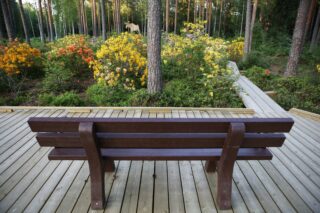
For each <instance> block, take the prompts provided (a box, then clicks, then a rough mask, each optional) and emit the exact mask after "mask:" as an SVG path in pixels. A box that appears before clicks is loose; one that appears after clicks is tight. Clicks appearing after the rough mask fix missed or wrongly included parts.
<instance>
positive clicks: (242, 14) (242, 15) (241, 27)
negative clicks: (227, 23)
mask: <svg viewBox="0 0 320 213" xmlns="http://www.w3.org/2000/svg"><path fill="white" fill-rule="evenodd" d="M243 17H244V2H243V4H242V13H241V26H240V35H239V36H240V37H241V36H242V29H243Z"/></svg>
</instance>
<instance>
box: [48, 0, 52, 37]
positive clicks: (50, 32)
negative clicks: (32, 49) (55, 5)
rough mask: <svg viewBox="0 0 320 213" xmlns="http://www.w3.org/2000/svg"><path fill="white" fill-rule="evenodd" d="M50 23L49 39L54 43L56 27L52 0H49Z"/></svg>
mask: <svg viewBox="0 0 320 213" xmlns="http://www.w3.org/2000/svg"><path fill="white" fill-rule="evenodd" d="M47 6H48V8H47V9H48V22H49V34H50V36H49V38H50V41H53V39H54V32H53V31H54V29H53V28H54V26H53V17H52V9H51V0H48V5H47Z"/></svg>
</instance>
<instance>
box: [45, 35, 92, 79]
mask: <svg viewBox="0 0 320 213" xmlns="http://www.w3.org/2000/svg"><path fill="white" fill-rule="evenodd" d="M49 46H50V47H51V51H50V52H48V53H47V59H48V61H49V62H59V63H61V64H63V66H64V67H65V68H67V69H69V70H71V71H72V73H73V75H74V76H76V77H80V76H84V75H85V76H90V71H91V70H90V68H89V64H90V63H91V62H92V61H93V59H94V54H93V51H92V49H91V48H90V47H89V44H88V43H87V41H86V37H85V36H83V35H72V36H66V37H64V38H61V39H58V40H57V41H56V42H54V43H51V44H49ZM47 65H48V66H50V63H47Z"/></svg>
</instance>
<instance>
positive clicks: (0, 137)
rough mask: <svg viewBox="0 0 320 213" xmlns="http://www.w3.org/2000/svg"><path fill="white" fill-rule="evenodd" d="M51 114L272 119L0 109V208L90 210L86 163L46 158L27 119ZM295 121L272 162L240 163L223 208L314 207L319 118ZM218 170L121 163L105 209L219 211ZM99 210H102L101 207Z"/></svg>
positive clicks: (319, 202)
mask: <svg viewBox="0 0 320 213" xmlns="http://www.w3.org/2000/svg"><path fill="white" fill-rule="evenodd" d="M31 116H51V117H61V116H70V117H78V116H80V117H156V118H167V117H183V118H184V117H188V118H193V117H197V118H208V117H252V116H258V117H275V116H279V114H277V113H275V112H264V113H257V114H241V113H239V112H236V113H235V112H232V111H225V110H224V111H217V110H201V109H189V110H183V109H179V110H166V111H163V112H161V111H160V112H156V111H147V110H141V109H124V110H122V109H96V110H93V111H91V112H90V113H88V112H85V113H68V112H67V110H64V109H48V108H43V109H41V108H38V109H29V110H22V109H21V110H15V111H14V112H7V113H0V212H22V211H25V212H46V213H47V212H77V213H78V212H88V211H90V181H88V179H89V178H90V177H89V170H88V164H87V163H86V162H84V161H50V162H49V161H48V159H47V154H48V152H49V151H50V150H49V148H40V147H39V145H38V144H37V142H36V140H35V137H34V136H35V135H34V133H32V132H31V131H30V129H29V127H28V125H27V123H26V121H27V119H28V118H29V117H31ZM290 116H292V117H293V118H294V120H295V125H294V127H293V129H292V131H291V132H290V134H288V135H287V136H288V139H287V140H286V142H285V143H284V146H283V147H281V148H272V149H271V151H272V152H273V154H274V158H273V160H271V161H238V162H237V163H236V165H235V168H234V175H233V191H232V210H230V211H227V212H319V211H320V131H319V129H320V122H316V121H312V120H308V119H305V118H303V117H299V116H296V115H293V114H292V115H290ZM215 180H216V176H215V174H207V173H206V172H205V171H204V169H203V162H200V161H180V162H177V161H144V162H142V161H120V162H116V172H114V173H109V174H108V175H106V187H105V191H106V194H107V206H106V208H105V211H104V212H112V213H113V212H115V213H117V212H190V213H196V212H217V211H218V210H217V208H216V204H215V190H216V184H215ZM101 212H103V211H101Z"/></svg>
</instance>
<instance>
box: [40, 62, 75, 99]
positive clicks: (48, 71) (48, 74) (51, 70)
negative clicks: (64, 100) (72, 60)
mask: <svg viewBox="0 0 320 213" xmlns="http://www.w3.org/2000/svg"><path fill="white" fill-rule="evenodd" d="M73 76H74V74H73V71H72V70H70V69H68V68H66V67H65V66H64V65H63V64H62V63H60V62H56V61H48V62H47V64H46V67H45V78H44V79H43V82H42V83H43V89H44V91H46V92H53V93H61V92H65V91H68V90H72V89H76V88H77V86H78V84H76V82H75V81H74V79H73Z"/></svg>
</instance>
